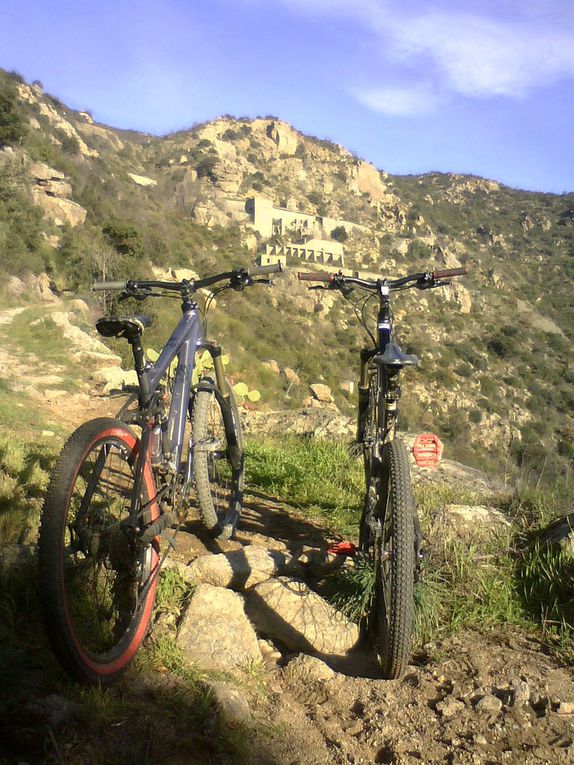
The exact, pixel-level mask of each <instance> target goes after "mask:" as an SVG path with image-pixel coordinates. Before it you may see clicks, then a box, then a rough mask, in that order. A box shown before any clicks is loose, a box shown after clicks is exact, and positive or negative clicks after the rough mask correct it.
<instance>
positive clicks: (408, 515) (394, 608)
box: [362, 440, 417, 679]
mask: <svg viewBox="0 0 574 765" xmlns="http://www.w3.org/2000/svg"><path fill="white" fill-rule="evenodd" d="M377 473H378V475H377V480H376V482H375V481H373V482H372V483H371V487H370V488H371V491H373V486H374V485H376V493H377V497H376V501H374V502H373V503H372V505H371V508H370V509H371V512H372V514H371V513H367V514H366V515H367V517H366V518H365V519H364V524H365V528H364V529H363V531H362V537H363V540H362V542H363V548H364V551H365V552H367V553H368V554H369V556H370V558H371V561H372V563H373V566H374V598H373V603H372V607H371V614H370V618H369V626H370V631H371V634H372V636H373V638H374V643H375V647H376V650H377V653H378V655H379V659H380V662H381V669H382V674H383V677H386V678H389V679H396V678H399V677H401V675H402V674H403V673H404V671H405V670H406V668H407V665H408V662H409V658H410V652H411V641H412V630H413V623H414V582H415V575H416V566H417V551H416V543H415V529H416V525H417V519H416V508H415V502H414V498H413V491H412V485H411V477H410V469H409V461H408V455H407V451H406V448H405V446H404V444H403V443H402V441H398V440H392V441H389V442H387V443H385V444H383V446H382V449H381V455H380V461H379V462H378V465H377ZM371 501H372V498H371ZM368 504H369V499H367V503H366V505H368ZM369 515H370V518H369V517H368V516H369ZM367 524H368V527H367Z"/></svg>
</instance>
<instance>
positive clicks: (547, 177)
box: [0, 0, 574, 193]
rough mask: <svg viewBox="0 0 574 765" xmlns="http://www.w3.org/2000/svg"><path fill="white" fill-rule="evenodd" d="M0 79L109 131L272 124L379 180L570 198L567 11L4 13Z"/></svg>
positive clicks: (567, 4) (537, 5)
mask: <svg viewBox="0 0 574 765" xmlns="http://www.w3.org/2000/svg"><path fill="white" fill-rule="evenodd" d="M0 66H2V67H3V68H5V69H9V70H12V69H14V70H16V71H18V72H20V73H21V74H22V75H23V76H24V77H25V78H26V79H27V80H29V81H31V80H35V79H38V80H40V81H41V82H42V83H43V85H44V88H45V90H47V91H48V92H50V93H51V94H52V95H55V96H57V97H58V98H60V99H61V100H62V101H64V102H65V103H66V104H67V105H69V106H71V107H73V108H77V109H89V110H90V111H91V112H92V113H93V115H94V118H95V119H96V120H98V121H100V122H104V123H107V124H109V125H112V126H114V127H121V128H134V129H137V130H142V131H147V132H150V133H155V134H164V133H166V132H170V131H172V130H178V129H182V128H185V127H189V126H191V125H192V124H193V123H194V122H201V121H204V120H208V119H212V118H214V117H216V116H218V115H221V114H226V113H227V114H233V115H235V116H249V117H254V116H257V115H261V116H265V115H268V114H273V115H276V116H278V117H280V118H281V119H284V120H286V121H287V122H290V123H291V124H293V125H294V126H295V127H296V128H298V129H299V130H301V131H303V132H305V133H309V134H311V135H316V136H318V137H321V138H329V139H331V140H333V141H336V142H337V143H340V144H342V145H344V146H345V147H347V148H349V149H350V150H352V151H354V152H356V153H357V154H358V155H360V156H361V157H363V158H365V159H367V160H369V161H371V162H373V163H374V164H375V165H377V167H380V168H381V169H383V170H387V171H388V172H392V173H420V172H426V171H431V170H440V171H444V172H464V173H474V174H476V175H481V176H484V177H487V178H494V179H496V180H499V181H501V182H503V183H507V184H508V185H510V186H514V187H517V188H524V189H532V190H538V191H553V192H558V193H560V192H564V191H570V192H572V191H574V2H573V0H472V1H471V0H459V1H458V2H454V0H433V1H432V2H423V0H155V2H151V1H150V0H140V2H137V3H136V2H128V0H113V1H112V0H98V2H94V0H89V2H85V0H28V2H26V1H25V0H3V3H2V14H1V17H0Z"/></svg>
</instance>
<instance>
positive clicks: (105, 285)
mask: <svg viewBox="0 0 574 765" xmlns="http://www.w3.org/2000/svg"><path fill="white" fill-rule="evenodd" d="M125 288H126V282H125V281H124V282H94V283H93V284H92V292H98V291H99V290H125Z"/></svg>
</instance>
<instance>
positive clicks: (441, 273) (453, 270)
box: [432, 268, 468, 279]
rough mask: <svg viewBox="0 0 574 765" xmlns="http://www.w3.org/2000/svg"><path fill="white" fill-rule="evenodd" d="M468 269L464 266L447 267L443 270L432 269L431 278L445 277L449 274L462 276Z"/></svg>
mask: <svg viewBox="0 0 574 765" xmlns="http://www.w3.org/2000/svg"><path fill="white" fill-rule="evenodd" d="M466 273H468V271H467V270H466V268H447V269H446V270H443V271H433V272H432V278H433V279H447V278H448V277H449V276H464V275H465V274H466Z"/></svg>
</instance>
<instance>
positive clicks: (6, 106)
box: [0, 82, 28, 145]
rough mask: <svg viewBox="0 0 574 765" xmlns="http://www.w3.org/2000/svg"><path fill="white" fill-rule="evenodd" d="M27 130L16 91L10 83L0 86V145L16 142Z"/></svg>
mask: <svg viewBox="0 0 574 765" xmlns="http://www.w3.org/2000/svg"><path fill="white" fill-rule="evenodd" d="M27 132H28V126H27V124H26V121H25V118H24V117H23V115H22V113H21V111H20V106H19V103H18V91H17V90H16V87H15V86H14V85H12V84H11V83H8V82H5V83H3V84H2V85H1V86H0V145H2V144H6V143H17V142H18V141H21V140H22V139H23V138H24V136H25V135H26V133H27Z"/></svg>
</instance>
